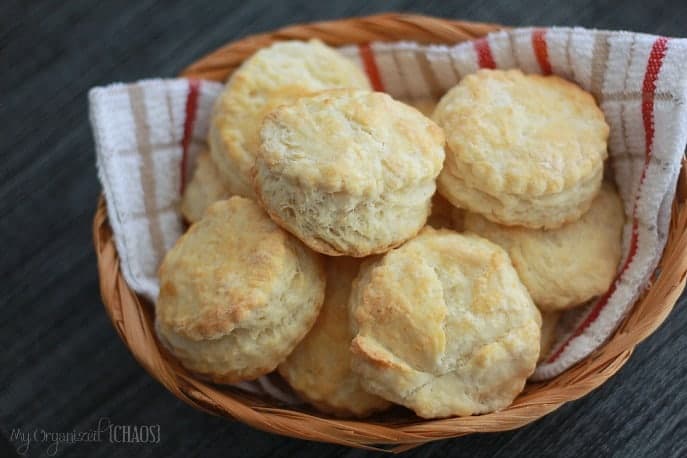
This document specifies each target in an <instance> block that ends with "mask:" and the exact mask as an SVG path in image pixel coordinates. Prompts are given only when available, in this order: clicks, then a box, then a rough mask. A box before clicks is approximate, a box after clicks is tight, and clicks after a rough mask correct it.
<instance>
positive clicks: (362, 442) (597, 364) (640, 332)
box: [93, 14, 687, 452]
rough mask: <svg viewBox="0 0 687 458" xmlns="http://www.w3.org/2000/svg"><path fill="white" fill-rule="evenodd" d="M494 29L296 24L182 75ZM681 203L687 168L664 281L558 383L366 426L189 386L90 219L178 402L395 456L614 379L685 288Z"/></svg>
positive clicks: (124, 301)
mask: <svg viewBox="0 0 687 458" xmlns="http://www.w3.org/2000/svg"><path fill="white" fill-rule="evenodd" d="M498 28H499V26H496V25H492V24H480V23H471V22H463V21H453V20H445V19H438V18H432V17H426V16H417V15H403V14H385V15H378V16H370V17H363V18H351V19H343V20H337V21H330V22H318V23H311V24H303V25H295V26H290V27H286V28H283V29H280V30H277V31H275V32H271V33H264V34H259V35H253V36H250V37H247V38H244V39H242V40H239V41H236V42H233V43H230V44H229V45H227V46H225V47H223V48H220V49H218V50H216V51H214V52H212V53H211V54H209V55H207V56H205V57H203V58H202V59H200V60H199V61H197V62H196V63H194V64H192V65H191V66H189V67H188V68H186V69H185V70H184V71H183V72H182V76H189V77H195V78H203V79H209V80H216V81H224V80H225V79H226V78H227V76H228V75H230V74H231V72H233V71H234V70H235V69H236V68H237V67H238V66H239V65H240V64H241V63H242V62H243V60H244V59H246V58H247V57H249V56H250V55H251V54H253V53H254V52H255V51H256V50H257V49H259V48H262V47H264V46H267V45H269V44H270V43H272V42H274V41H280V40H294V39H298V40H306V39H309V38H319V39H321V40H323V41H324V42H326V43H328V44H329V45H332V46H340V45H345V44H357V43H365V42H371V41H400V40H412V41H416V42H419V43H443V44H455V43H459V42H461V41H465V40H471V39H474V38H479V37H481V36H484V35H486V34H487V33H489V32H492V31H494V30H497V29H498ZM686 200H687V171H686V169H685V167H684V163H683V168H682V170H681V171H680V179H679V182H678V189H677V193H676V197H675V201H674V202H673V213H672V219H671V224H670V232H669V236H668V239H667V243H666V247H665V251H664V254H663V257H662V259H661V261H660V262H659V269H660V270H659V272H660V275H659V276H658V277H657V278H655V279H654V281H653V283H652V284H651V285H650V287H648V288H647V290H646V291H645V293H644V295H643V296H642V297H641V298H640V299H639V300H638V301H637V303H636V304H635V305H634V307H633V309H632V310H631V312H630V313H629V314H628V316H627V318H626V319H625V321H624V322H623V323H622V324H621V326H620V327H619V328H618V330H617V331H616V332H615V333H614V335H613V336H612V337H611V339H610V340H609V341H608V342H606V343H605V344H604V345H603V346H601V347H600V348H599V349H598V350H597V351H596V352H594V353H593V354H592V355H590V356H589V357H588V358H586V359H585V360H584V361H582V362H581V363H579V364H577V365H576V366H575V367H573V368H571V369H570V370H568V371H566V372H564V373H563V374H561V375H559V376H558V377H556V378H554V379H552V380H549V381H546V382H541V383H533V384H528V385H527V386H526V388H525V391H524V392H523V393H522V394H521V395H520V396H519V397H518V398H517V399H516V400H515V402H514V403H513V404H512V405H511V406H510V407H508V408H507V409H505V410H502V411H500V412H494V413H491V414H488V415H481V416H472V417H463V418H448V419H441V420H423V419H420V418H418V417H415V416H414V415H412V414H411V413H410V412H408V411H405V410H403V409H397V410H394V411H392V412H391V413H387V414H382V415H380V416H377V417H373V418H371V419H367V420H363V421H357V420H340V419H334V418H330V417H328V416H326V415H324V414H320V413H317V412H315V411H313V410H311V409H309V408H307V407H302V408H301V407H299V408H284V407H281V406H277V405H276V401H274V400H272V399H271V398H260V397H257V396H255V395H251V394H248V393H246V392H243V391H240V390H238V389H234V388H230V387H229V388H227V387H218V386H215V385H212V384H209V383H207V382H204V381H201V380H197V379H195V378H194V377H193V375H191V374H190V373H189V372H188V371H186V370H185V369H184V368H182V367H181V366H180V365H179V364H178V363H177V362H176V361H175V359H174V358H173V357H171V356H170V355H169V354H167V353H166V352H165V351H164V349H162V348H161V347H160V345H159V344H158V342H157V340H156V338H155V333H154V328H153V309H152V307H151V306H150V304H148V303H145V301H144V300H143V299H142V298H140V297H138V296H137V295H136V294H135V293H134V292H133V291H132V290H131V289H130V288H129V286H128V285H127V283H126V282H125V281H124V278H123V277H122V273H121V271H120V265H119V258H118V255H117V251H116V248H115V244H114V240H113V236H112V229H111V228H110V225H109V223H108V220H107V209H106V203H105V200H104V198H102V197H101V198H100V201H99V203H98V207H97V210H96V213H95V217H94V221H93V236H94V243H95V251H96V255H97V258H98V273H99V277H100V289H101V294H102V298H103V302H104V304H105V310H106V311H107V313H108V315H109V317H110V319H111V320H112V323H113V325H114V327H115V329H116V330H117V332H118V333H119V335H120V337H121V338H122V340H123V341H124V343H125V345H126V346H127V347H128V348H129V350H130V351H131V352H132V353H133V355H134V357H135V358H136V359H137V360H138V362H139V363H140V364H141V365H142V366H143V367H144V368H145V369H146V370H147V371H148V372H149V373H150V374H151V375H152V376H153V377H154V378H155V379H157V380H158V381H159V382H160V383H162V384H163V385H164V386H165V387H167V389H168V390H170V391H171V392H172V393H173V394H174V395H175V396H177V397H178V398H180V399H181V400H183V401H184V402H186V403H188V404H190V405H191V406H193V407H195V408H197V409H200V410H203V411H206V412H209V413H212V414H216V415H224V416H228V417H232V418H235V419H237V420H239V421H242V422H244V423H247V424H249V425H251V426H253V427H255V428H258V429H261V430H264V431H269V432H274V433H278V434H283V435H287V436H292V437H297V438H302V439H307V440H314V441H322V442H331V443H336V444H341V445H348V446H353V447H364V448H373V447H375V446H378V447H379V446H381V447H384V448H385V449H389V450H392V451H396V452H398V451H403V450H407V449H409V448H412V447H415V446H417V445H421V444H423V443H426V442H429V441H433V440H438V439H445V438H451V437H458V436H463V435H466V434H470V433H473V432H495V431H505V430H510V429H514V428H518V427H520V426H523V425H526V424H528V423H530V422H532V421H535V420H537V419H538V418H540V417H542V416H544V415H546V414H547V413H549V412H551V411H553V410H555V409H557V408H558V407H560V406H561V405H563V404H564V403H566V402H569V401H572V400H575V399H578V398H580V397H582V396H584V395H585V394H587V393H589V392H590V391H592V390H593V389H595V388H596V387H598V386H599V385H601V384H602V383H604V382H605V381H606V380H607V379H608V378H609V377H611V376H612V375H613V374H615V373H616V372H617V371H618V370H619V369H620V368H621V367H622V366H623V365H624V364H625V362H626V361H627V360H628V358H629V357H630V355H631V354H632V351H633V349H634V347H635V346H636V345H637V344H639V343H640V342H641V341H642V340H644V339H645V338H646V337H647V336H649V335H650V334H651V333H652V332H653V331H654V330H655V329H656V328H657V327H658V326H659V325H660V324H661V323H662V322H663V320H665V319H666V317H667V316H668V314H669V313H670V311H671V309H672V308H673V306H674V304H675V302H676V301H677V299H678V298H679V296H680V294H681V292H682V290H683V288H684V286H685V281H686V279H687V204H686V203H685V201H686Z"/></svg>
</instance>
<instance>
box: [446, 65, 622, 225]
mask: <svg viewBox="0 0 687 458" xmlns="http://www.w3.org/2000/svg"><path fill="white" fill-rule="evenodd" d="M433 118H434V120H435V121H436V122H437V124H439V125H440V126H441V127H442V128H443V129H444V131H445V132H446V140H447V153H446V164H445V167H444V170H443V171H442V173H441V175H440V176H439V180H438V184H437V185H438V188H439V192H440V193H441V194H442V195H443V196H444V197H446V198H447V199H448V200H449V201H450V202H451V203H452V204H453V205H455V206H457V207H461V208H464V209H467V210H469V211H471V212H474V213H480V214H482V215H483V216H484V217H485V218H488V219H490V220H492V221H494V222H498V223H501V224H505V225H520V226H526V227H531V228H556V227H560V226H562V225H563V224H565V223H567V222H571V221H574V220H575V219H577V218H579V217H580V216H581V215H582V214H583V213H584V212H585V211H587V209H588V208H589V206H590V205H591V201H592V200H593V199H594V197H595V196H596V194H597V193H598V191H599V188H600V186H601V181H602V178H603V161H604V160H605V159H606V157H607V155H608V154H607V148H606V146H607V145H606V144H607V140H608V133H609V127H608V124H607V123H606V121H605V119H604V115H603V113H602V111H601V110H600V109H599V107H598V106H597V104H596V102H595V101H594V98H593V97H592V95H591V94H589V93H587V92H585V91H584V90H582V89H581V88H580V87H578V86H577V85H575V84H573V83H570V82H568V81H566V80H563V79H561V78H559V77H556V76H541V75H524V74H523V73H522V72H521V71H519V70H506V71H504V70H480V71H478V72H477V73H474V74H471V75H468V76H466V77H465V78H463V79H462V80H461V82H460V83H459V84H458V85H457V86H455V87H454V88H453V89H451V90H450V91H449V92H448V93H447V94H446V95H445V96H444V97H443V98H442V99H441V101H440V102H439V105H438V106H437V108H436V110H435V111H434V116H433Z"/></svg>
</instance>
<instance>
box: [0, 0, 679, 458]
mask: <svg viewBox="0 0 687 458" xmlns="http://www.w3.org/2000/svg"><path fill="white" fill-rule="evenodd" d="M646 3H649V4H648V5H641V6H640V5H632V4H630V2H625V1H622V0H612V1H605V2H601V1H595V0H575V1H566V2H560V4H557V3H555V2H552V1H547V2H541V4H539V2H534V1H527V0H511V1H508V0H503V1H475V0H472V1H467V0H457V1H451V2H448V1H443V0H436V1H400V0H396V1H388V2H373V1H369V0H368V1H360V2H358V1H351V0H340V1H336V0H328V1H326V0H322V1H313V2H307V1H292V2H280V1H275V0H252V1H226V0H225V1H207V0H203V1H193V2H191V1H181V0H173V1H162V0H141V1H135V2H129V4H128V5H127V6H125V4H124V2H118V1H114V0H105V1H98V2H95V1H87V0H74V1H63V2H57V1H50V0H42V1H29V0H4V1H2V2H0V145H1V146H0V158H2V160H1V161H0V246H1V247H2V248H0V269H1V270H0V285H1V287H0V312H1V313H2V315H1V317H2V319H0V367H1V368H2V369H1V370H0V433H1V436H3V438H2V439H0V456H12V455H13V454H14V453H16V449H17V448H19V449H20V451H23V452H27V454H28V455H29V456H46V455H48V454H51V453H53V452H57V455H59V456H66V455H69V456H118V457H129V456H139V455H140V456H165V457H168V456H169V457H171V456H175V457H176V456H178V457H187V456H256V457H268V456H275V457H278V456H284V457H290V456H306V457H310V456H312V457H329V456H346V457H358V456H363V455H366V452H363V451H359V450H351V449H347V448H344V447H338V446H333V445H327V444H317V443H307V442H304V441H299V440H294V439H289V438H284V437H279V436H275V435H269V434H265V433H262V432H260V431H256V430H253V429H251V428H249V427H248V426H245V425H242V424H239V423H236V422H233V421H231V420H228V419H226V418H218V417H212V416H209V415H206V414H203V413H201V412H198V411H195V410H193V409H191V408H190V407H188V406H186V405H185V404H183V403H182V402H181V401H179V400H177V399H176V398H175V397H174V396H172V395H171V394H170V393H168V392H167V391H166V390H165V389H164V388H163V387H162V386H161V385H159V384H158V383H157V382H155V381H154V380H153V379H152V378H151V377H149V376H148V374H147V373H146V372H145V371H144V370H143V369H142V368H141V367H140V366H139V365H138V364H137V363H136V362H135V361H134V359H133V358H132V357H131V355H130V354H129V353H128V351H127V350H126V349H125V347H124V346H123V345H122V343H121V342H120V340H119V338H118V336H117V335H116V333H115V331H114V330H113V328H112V327H111V325H110V322H109V321H108V319H107V317H106V316H105V313H104V311H103V306H102V304H101V301H100V296H99V291H98V282H97V278H96V267H95V256H94V254H93V248H92V245H91V218H92V215H93V211H94V208H95V204H96V199H97V197H98V194H99V192H100V186H99V184H98V182H97V180H96V173H95V166H94V153H93V145H92V141H91V134H90V130H89V125H88V118H87V107H86V92H87V90H88V89H89V88H90V87H92V86H95V85H99V84H104V83H108V82H111V81H117V80H122V81H132V80H136V79H139V78H144V77H151V76H173V75H175V74H176V73H177V72H178V71H179V70H180V69H181V68H182V67H184V66H185V65H186V64H188V63H190V62H192V61H193V60H195V59H196V58H198V57H200V56H202V55H203V54H204V53H206V52H208V51H210V50H212V49H214V48H216V47H218V46H220V45H222V44H224V43H225V42H227V41H230V40H233V39H235V38H238V37H242V36H244V35H247V34H251V33H255V32H260V31H265V30H269V29H273V28H275V27H279V26H282V25H286V24H289V23H294V22H303V21H312V20H317V19H325V18H337V17H342V16H352V15H365V14H371V13H374V12H379V11H385V10H386V11H388V10H396V11H414V12H422V13H425V14H432V15H437V16H446V17H452V18H464V19H472V20H479V21H489V22H500V23H503V24H509V25H526V24H541V25H546V24H565V25H575V24H579V25H583V26H589V27H601V28H612V29H619V28H623V29H630V30H638V31H644V32H650V33H657V34H664V35H687V28H685V25H684V24H685V20H686V18H687V2H685V1H684V0H676V1H672V2H671V1H669V0H654V1H652V2H646ZM686 328H687V310H685V307H684V298H683V300H681V301H680V303H679V304H678V305H677V307H676V309H675V310H674V312H673V313H672V315H671V316H670V317H669V319H668V321H667V322H666V323H665V324H664V325H663V326H662V327H661V328H660V329H659V330H658V332H656V333H655V334H654V335H653V336H651V337H650V338H649V339H647V341H646V342H644V343H643V344H642V345H641V346H640V347H639V348H638V349H637V351H636V352H635V354H634V355H633V357H632V359H631V360H630V362H629V363H628V364H627V365H626V366H625V367H624V368H623V369H622V370H621V371H620V372H619V373H618V374H617V375H616V376H615V377H614V378H613V379H612V380H610V381H609V382H608V383H606V384H605V385H604V386H602V387H601V388H600V389H598V390H596V391H595V392H593V393H592V394H590V395H589V396H587V397H586V398H584V399H581V400H579V401H577V402H573V403H570V404H567V405H566V406H564V407H563V408H561V409H560V410H558V411H557V412H555V413H553V414H551V415H549V416H547V417H546V418H544V419H542V420H540V421H538V422H536V423H534V424H532V425H530V426H529V427H526V428H523V429H521V430H518V431H513V432H508V433H503V434H488V435H487V434H484V435H474V436H470V437H465V438H460V439H455V440H450V441H443V442H438V443H434V444H431V445H427V446H424V447H421V448H419V449H416V450H414V451H412V452H409V453H408V455H412V456H427V455H436V456H499V457H511V456H574V457H579V456H611V455H613V456H621V457H625V456H661V457H663V456H675V457H678V456H682V457H684V456H687V409H686V407H687V405H686V400H687V393H686V392H685V388H684V386H685V382H686V381H687V335H686V334H685V332H684V329H686ZM101 418H107V419H109V421H111V422H112V423H114V424H121V425H159V431H160V442H159V444H157V445H154V446H151V445H131V444H113V443H110V442H108V441H107V440H104V441H101V442H91V443H84V442H79V443H73V444H71V445H70V444H65V443H64V442H61V443H60V444H59V447H58V449H57V450H54V449H52V448H50V447H49V445H50V443H49V442H36V441H34V442H33V443H31V444H30V445H29V448H28V450H24V449H22V448H21V445H22V442H21V441H20V440H17V438H16V437H14V438H13V437H12V436H13V432H14V434H16V433H17V432H19V431H21V432H23V433H25V434H26V433H30V434H33V432H34V431H36V432H37V433H36V434H37V438H38V440H39V441H40V440H41V439H43V438H45V437H44V436H43V431H45V432H47V433H57V432H63V433H64V432H71V431H77V432H79V431H89V430H91V429H93V428H95V427H96V426H97V423H98V421H99V419H101Z"/></svg>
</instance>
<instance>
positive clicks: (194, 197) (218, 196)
mask: <svg viewBox="0 0 687 458" xmlns="http://www.w3.org/2000/svg"><path fill="white" fill-rule="evenodd" d="M229 195H230V194H229V190H228V189H227V188H226V186H225V185H224V181H223V180H222V177H221V176H220V175H219V172H218V171H217V166H216V165H215V164H214V162H213V161H212V158H210V154H209V153H208V152H207V151H203V152H202V153H200V155H198V162H197V164H196V169H195V171H194V172H193V177H192V178H191V181H189V182H188V184H187V185H186V187H185V188H184V193H183V194H182V195H181V214H182V215H183V216H184V219H186V221H188V222H189V223H195V222H196V221H198V220H199V219H200V218H202V217H203V213H205V209H206V208H207V207H208V206H209V205H210V204H212V203H214V202H217V201H218V200H223V199H226V198H228V197H229Z"/></svg>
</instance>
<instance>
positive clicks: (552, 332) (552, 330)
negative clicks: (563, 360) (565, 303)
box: [539, 312, 561, 362]
mask: <svg viewBox="0 0 687 458" xmlns="http://www.w3.org/2000/svg"><path fill="white" fill-rule="evenodd" d="M560 318H561V312H542V314H541V346H540V347H541V349H540V350H539V361H540V362H541V361H543V360H544V359H546V357H547V356H549V353H551V349H552V348H553V344H554V343H556V338H557V337H558V336H557V335H556V329H557V328H558V320H560Z"/></svg>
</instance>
